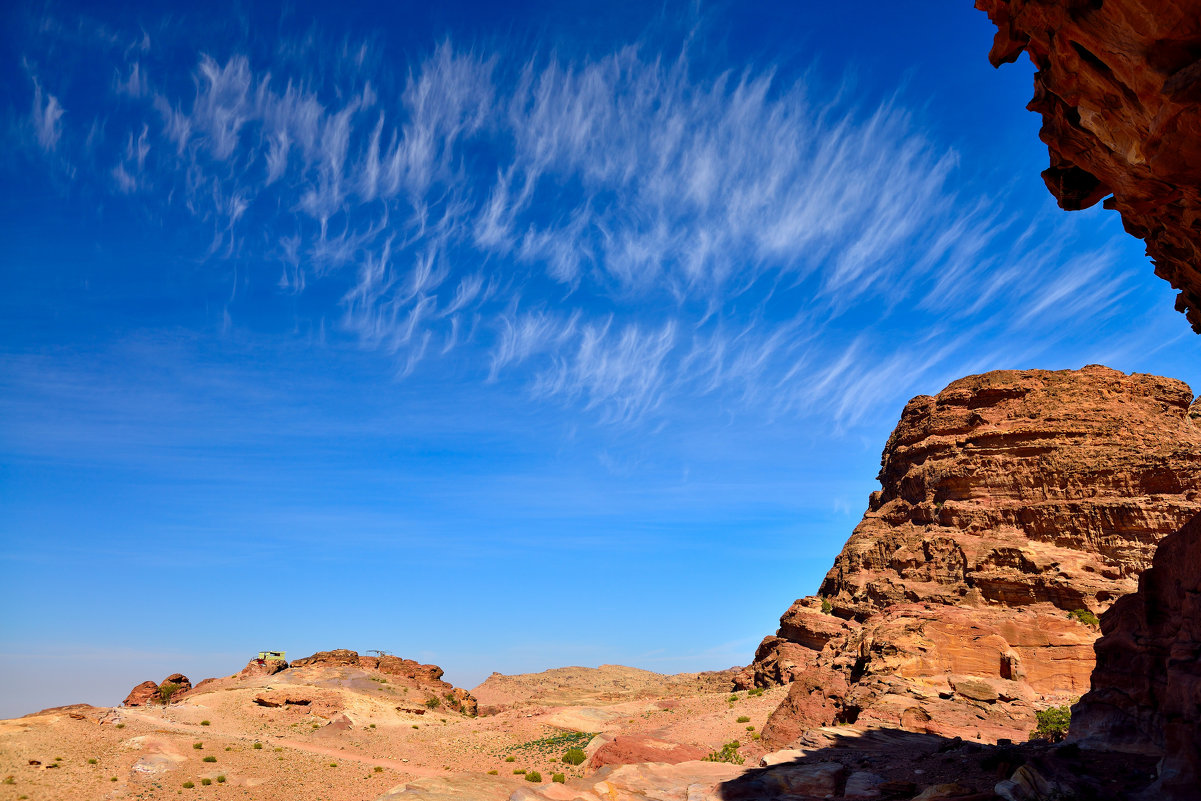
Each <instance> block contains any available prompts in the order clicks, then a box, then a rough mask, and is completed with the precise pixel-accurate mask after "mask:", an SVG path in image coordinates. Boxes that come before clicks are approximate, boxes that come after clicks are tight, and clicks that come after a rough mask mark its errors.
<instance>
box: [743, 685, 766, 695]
mask: <svg viewBox="0 0 1201 801" xmlns="http://www.w3.org/2000/svg"><path fill="white" fill-rule="evenodd" d="M746 694H747V696H748V697H749V696H759V695H763V688H762V687H752V688H751V689H749V690H747V691H746Z"/></svg>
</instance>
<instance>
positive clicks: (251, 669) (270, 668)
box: [206, 659, 288, 681]
mask: <svg viewBox="0 0 1201 801" xmlns="http://www.w3.org/2000/svg"><path fill="white" fill-rule="evenodd" d="M287 669H288V663H287V662H285V661H284V660H282V659H251V660H250V661H249V662H247V663H246V667H244V668H242V669H241V670H240V671H239V672H238V678H240V679H247V678H253V677H255V676H274V675H275V674H276V673H279V672H280V671H281V670H287ZM206 681H207V679H206Z"/></svg>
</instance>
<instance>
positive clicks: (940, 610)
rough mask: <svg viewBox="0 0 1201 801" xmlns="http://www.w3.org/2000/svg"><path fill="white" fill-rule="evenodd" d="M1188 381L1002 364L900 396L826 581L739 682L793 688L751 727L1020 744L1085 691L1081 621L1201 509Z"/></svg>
mask: <svg viewBox="0 0 1201 801" xmlns="http://www.w3.org/2000/svg"><path fill="white" fill-rule="evenodd" d="M1192 400H1193V396H1192V392H1191V391H1190V389H1189V388H1188V386H1187V385H1185V384H1183V383H1181V382H1179V381H1175V380H1172V379H1167V378H1159V377H1156V376H1149V375H1139V374H1135V375H1129V376H1128V375H1125V374H1123V373H1120V372H1117V371H1115V370H1110V369H1108V368H1104V367H1097V366H1091V367H1086V368H1084V369H1082V370H1079V371H1059V372H1051V371H1040V370H1031V371H1000V372H994V373H988V374H985V375H980V376H972V377H969V378H965V379H961V380H959V381H956V382H954V383H953V384H951V385H950V386H948V387H947V388H946V389H945V390H943V391H942V392H941V393H939V394H938V396H937V397H927V396H921V397H918V398H914V399H913V400H912V401H910V402H909V404H907V405H906V407H905V410H904V412H903V413H902V416H901V421H900V423H899V424H898V425H897V428H896V430H895V431H894V432H893V434H892V436H891V437H890V439H889V441H888V444H887V446H886V447H885V449H884V454H883V457H882V460H881V465H882V467H881V471H880V476H879V478H880V482H881V485H882V488H881V490H879V491H878V492H875V493H873V494H872V497H871V499H870V501H869V509H868V511H867V512H866V513H865V515H864V517H863V520H862V522H861V523H860V524H859V525H858V526H857V527H856V529H855V531H854V533H853V534H852V535H851V538H850V539H849V540H848V541H847V543H846V545H845V546H844V548H843V550H842V552H841V553H840V554H839V556H838V557H837V559H836V560H835V564H834V567H833V568H831V570H830V571H829V573H828V574H827V575H826V578H825V580H824V581H823V583H822V586H821V590H820V596H818V597H811V598H805V599H801V600H798V601H797V602H796V603H795V604H794V605H793V606H792V608H790V609H789V610H788V611H787V612H786V613H785V614H784V616H783V617H782V618H781V619H780V629H779V631H778V632H777V633H776V635H775V636H774V637H768V638H766V639H765V640H764V641H763V643H762V644H761V645H760V647H759V650H758V652H757V653H756V656H755V661H754V663H752V665H750V666H749V667H748V668H747V669H746V670H744V671H743V672H742V673H741V674H740V675H739V677H738V678H737V679H736V684H737V685H738V686H742V687H749V686H752V685H757V686H772V685H775V684H781V683H789V682H793V686H792V687H791V688H790V691H789V697H788V699H787V700H786V701H785V702H784V703H783V704H782V705H781V707H780V709H779V710H777V712H776V713H775V714H774V715H773V716H772V718H771V720H770V721H769V723H768V725H767V726H766V727H765V729H764V731H763V737H764V739H765V740H766V741H768V743H769V744H772V745H775V746H783V745H787V744H788V743H789V742H790V740H791V739H792V738H793V737H795V736H796V734H797V733H798V731H800V730H803V728H805V727H806V726H812V725H829V724H833V723H847V722H856V721H857V722H859V723H867V724H874V725H886V726H899V727H902V728H906V729H909V730H912V731H923V732H930V733H938V734H943V735H946V736H951V737H953V736H963V737H970V738H972V739H981V740H996V739H1001V738H1011V739H1017V738H1021V739H1024V738H1025V736H1026V734H1027V733H1028V731H1029V730H1030V729H1031V728H1033V726H1034V718H1033V713H1034V710H1035V709H1036V708H1037V707H1039V706H1046V705H1048V704H1051V703H1056V704H1058V703H1065V702H1067V701H1069V700H1072V699H1074V698H1076V697H1078V696H1080V695H1081V694H1082V693H1083V692H1085V691H1086V690H1087V689H1088V680H1089V675H1090V672H1091V670H1092V667H1093V654H1092V644H1093V642H1094V640H1095V639H1096V637H1097V636H1098V632H1097V630H1096V628H1095V626H1094V625H1091V623H1092V621H1093V619H1094V618H1093V616H1094V615H1096V614H1098V613H1100V612H1102V611H1104V610H1105V609H1107V608H1108V607H1109V606H1110V605H1111V604H1112V603H1113V602H1114V600H1116V599H1117V598H1119V597H1121V596H1123V595H1125V594H1127V593H1129V592H1132V591H1134V589H1135V588H1136V586H1137V577H1138V575H1139V573H1140V572H1141V571H1142V570H1143V569H1145V568H1146V567H1147V566H1148V565H1149V564H1150V561H1151V556H1152V554H1153V552H1154V549H1155V546H1156V543H1157V542H1158V541H1159V540H1160V539H1161V538H1163V537H1164V536H1166V535H1168V534H1170V533H1171V532H1173V531H1175V530H1176V529H1178V528H1179V527H1180V526H1181V525H1182V524H1183V523H1184V522H1185V521H1186V520H1188V519H1189V518H1191V517H1192V516H1193V515H1195V514H1197V513H1198V512H1201V428H1198V427H1197V426H1196V425H1195V424H1194V422H1193V420H1192V419H1191V418H1190V417H1189V408H1190V405H1191V403H1192Z"/></svg>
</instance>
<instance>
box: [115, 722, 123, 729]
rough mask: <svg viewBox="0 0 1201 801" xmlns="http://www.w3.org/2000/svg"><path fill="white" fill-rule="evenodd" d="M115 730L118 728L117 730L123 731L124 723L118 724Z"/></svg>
mask: <svg viewBox="0 0 1201 801" xmlns="http://www.w3.org/2000/svg"><path fill="white" fill-rule="evenodd" d="M117 728H118V729H124V728H125V724H124V723H118V724H117Z"/></svg>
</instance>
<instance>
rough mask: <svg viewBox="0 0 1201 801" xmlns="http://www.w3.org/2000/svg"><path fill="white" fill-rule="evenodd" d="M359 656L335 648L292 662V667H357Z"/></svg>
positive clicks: (352, 652) (355, 652)
mask: <svg viewBox="0 0 1201 801" xmlns="http://www.w3.org/2000/svg"><path fill="white" fill-rule="evenodd" d="M358 664H359V654H358V652H357V651H351V650H350V649H348V648H335V649H334V650H332V651H318V652H317V653H315V654H313V655H312V656H305V657H301V658H300V659H293V660H292V665H291V666H292V667H294V668H300V667H310V666H314V665H358Z"/></svg>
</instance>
